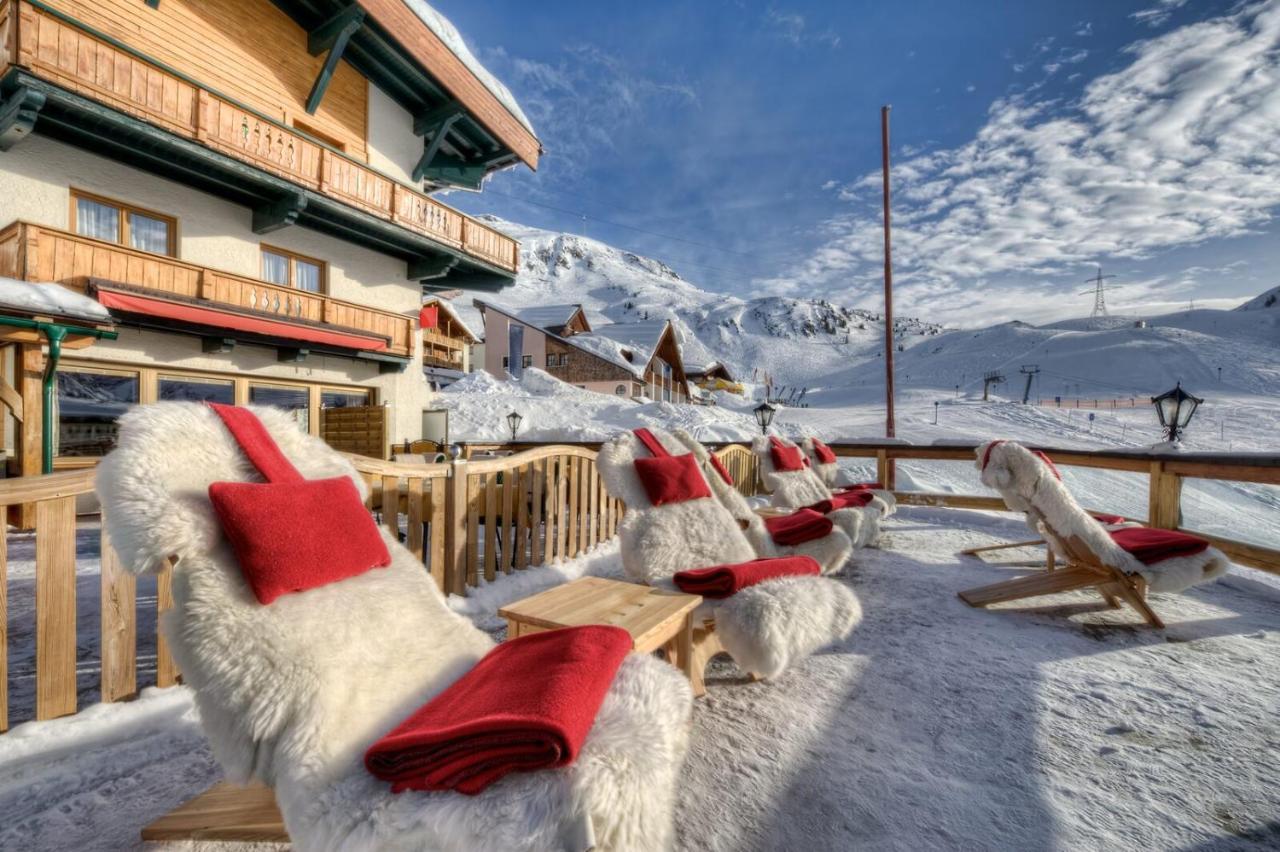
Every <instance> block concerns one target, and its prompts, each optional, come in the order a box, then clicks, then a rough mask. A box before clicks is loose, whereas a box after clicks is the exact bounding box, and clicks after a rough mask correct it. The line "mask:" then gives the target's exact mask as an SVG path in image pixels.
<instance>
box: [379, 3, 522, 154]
mask: <svg viewBox="0 0 1280 852" xmlns="http://www.w3.org/2000/svg"><path fill="white" fill-rule="evenodd" d="M404 2H405V5H406V6H408V7H409V9H410V10H411V11H412V12H413V13H414V14H415V15H417V16H418V18H419V19H421V20H422V23H424V24H426V25H427V29H429V30H431V32H433V33H435V34H436V37H437V38H438V39H440V40H441V41H442V42H444V45H445V47H447V48H449V50H450V51H451V52H452V53H453V55H454V56H456V57H458V59H460V60H462V64H463V65H465V66H467V69H468V70H469V71H470V72H471V73H472V74H474V75H475V76H476V79H477V80H479V81H480V82H481V83H483V84H484V87H485V88H486V89H488V90H489V92H490V94H492V95H493V96H494V97H495V98H497V99H498V102H499V103H501V104H502V105H503V106H504V107H505V108H506V110H507V112H509V113H511V115H512V116H514V117H515V119H516V121H518V122H520V123H521V124H523V125H524V128H525V130H528V131H529V132H530V133H533V135H534V136H537V135H538V134H537V133H536V132H535V131H534V129H533V124H532V123H531V122H530V121H529V117H528V116H527V115H525V114H524V110H522V109H520V104H518V103H516V99H515V96H514V95H512V94H511V90H510V89H508V88H507V87H506V86H504V85H503V84H502V82H501V81H500V80H499V79H498V78H497V77H495V76H493V74H492V73H490V71H489V69H488V68H485V67H484V66H483V65H481V64H480V60H479V59H476V57H475V54H474V53H472V52H471V48H469V47H467V42H466V40H465V39H463V38H462V34H461V33H459V32H458V28H457V27H455V26H454V25H453V23H452V22H451V21H450V20H449V19H448V18H446V17H445V16H444V15H441V14H440V13H439V12H437V11H436V10H435V9H433V8H431V6H429V5H428V4H427V3H425V2H424V0H404Z"/></svg>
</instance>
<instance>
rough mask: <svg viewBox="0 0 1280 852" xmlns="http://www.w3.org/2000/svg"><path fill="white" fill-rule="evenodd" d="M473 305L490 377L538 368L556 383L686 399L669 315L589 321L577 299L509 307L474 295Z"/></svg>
mask: <svg viewBox="0 0 1280 852" xmlns="http://www.w3.org/2000/svg"><path fill="white" fill-rule="evenodd" d="M474 304H475V306H476V307H477V308H479V309H480V312H481V315H482V316H483V317H484V337H485V347H484V353H485V354H484V358H485V362H484V365H483V366H484V369H485V371H486V372H488V373H489V374H491V375H493V376H496V377H498V378H505V377H506V376H508V375H511V374H512V373H515V372H518V370H520V369H524V368H527V367H538V368H539V369H543V370H546V372H548V373H550V374H551V375H553V376H555V377H556V378H557V379H560V380H561V381H563V382H567V383H569V384H572V385H577V386H578V387H580V388H584V389H586V390H591V391H597V392H599V393H606V394H610V395H612V396H621V397H629V398H636V399H651V400H659V401H665V402H688V401H689V400H690V397H691V394H690V392H689V381H688V379H687V378H686V376H685V372H684V363H683V360H682V358H681V354H680V342H679V340H678V339H677V337H676V331H675V327H674V326H673V325H672V324H671V322H670V321H669V320H649V321H646V322H626V323H610V324H608V325H602V326H599V327H597V328H592V326H591V324H590V322H589V321H588V320H587V315H586V313H585V312H584V311H583V310H582V306H581V305H543V306H539V307H535V308H527V309H524V310H519V311H511V310H508V309H506V308H502V307H500V306H498V305H495V304H493V303H491V302H485V301H481V300H479V299H477V300H475V303H474ZM513 329H515V331H514V332H513ZM517 364H518V366H515V365H517Z"/></svg>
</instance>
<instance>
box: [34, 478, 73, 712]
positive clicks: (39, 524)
mask: <svg viewBox="0 0 1280 852" xmlns="http://www.w3.org/2000/svg"><path fill="white" fill-rule="evenodd" d="M35 515H36V718H37V719H53V718H56V717H58V716H66V715H69V714H71V713H74V712H76V498H75V497H59V498H57V499H54V500H42V501H41V502H39V503H36V504H35Z"/></svg>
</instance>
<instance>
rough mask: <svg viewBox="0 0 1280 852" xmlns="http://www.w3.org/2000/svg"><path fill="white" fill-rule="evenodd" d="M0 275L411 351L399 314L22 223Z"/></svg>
mask: <svg viewBox="0 0 1280 852" xmlns="http://www.w3.org/2000/svg"><path fill="white" fill-rule="evenodd" d="M0 275H8V276H10V277H13V278H19V279H23V280H26V281H54V282H57V283H59V284H65V285H67V286H69V287H72V288H76V289H79V290H83V289H84V288H85V284H86V282H87V280H88V279H89V278H99V279H104V280H107V281H113V282H116V283H118V284H127V285H130V286H132V287H139V288H142V289H145V290H154V291H155V292H156V294H157V295H161V296H166V295H167V296H178V297H181V298H185V299H203V300H206V301H209V302H212V303H215V304H217V305H221V306H225V307H232V308H240V309H244V310H250V311H256V312H258V313H267V314H274V315H276V316H278V317H279V318H280V319H282V320H286V321H288V320H302V321H306V322H311V323H324V324H328V325H333V326H336V327H341V328H344V329H353V330H356V331H362V332H366V333H369V334H376V335H378V336H380V337H385V338H386V339H387V342H388V345H387V351H388V353H390V354H393V355H399V356H401V357H405V356H408V355H409V354H410V353H411V352H412V350H413V320H412V319H411V318H409V317H406V316H403V315H401V314H396V313H391V312H389V311H381V310H378V309H377V308H370V307H366V306H364V305H359V304H356V303H353V302H344V301H342V300H341V299H333V298H330V297H329V296H323V295H321V294H319V293H309V292H307V291H305V290H295V289H293V288H291V287H281V286H278V285H276V284H269V283H267V282H266V281H260V280H258V279H256V278H248V277H246V276H243V275H236V274H235V273H231V272H223V271H220V270H217V269H209V268H207V267H203V266H197V265H195V264H193V263H186V262H184V261H181V260H177V259H176V258H172V257H166V256H164V255H158V254H151V253H149V252H143V251H136V250H134V249H130V248H126V247H124V246H120V245H116V244H114V243H107V242H103V241H101V240H95V239H93V238H91V237H82V236H80V235H79V234H72V233H70V232H68V231H61V230H58V229H56V228H46V227H44V226H42V225H33V224H31V223H29V222H14V223H12V224H10V225H9V226H8V227H6V228H4V229H3V230H0Z"/></svg>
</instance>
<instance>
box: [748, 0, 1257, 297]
mask: <svg viewBox="0 0 1280 852" xmlns="http://www.w3.org/2000/svg"><path fill="white" fill-rule="evenodd" d="M1278 45H1280V0H1266V2H1261V3H1254V4H1252V5H1250V6H1248V7H1246V8H1244V9H1242V10H1241V11H1238V12H1236V13H1234V14H1231V15H1226V16H1223V17H1219V18H1214V19H1211V20H1208V21H1204V22H1201V23H1196V24H1191V25H1187V26H1184V27H1181V28H1178V29H1175V30H1172V31H1170V32H1168V33H1165V34H1163V35H1160V36H1158V37H1156V38H1153V39H1150V40H1146V41H1141V42H1138V43H1136V44H1134V45H1131V46H1130V47H1129V48H1127V49H1126V52H1127V53H1128V55H1129V56H1130V57H1131V61H1130V64H1129V65H1128V67H1126V68H1123V69H1121V70H1119V71H1117V72H1116V73H1113V74H1108V75H1105V76H1101V77H1098V78H1096V79H1094V80H1093V81H1092V82H1091V83H1089V84H1088V85H1087V86H1086V87H1085V89H1084V91H1083V94H1082V96H1081V97H1080V99H1079V100H1078V101H1077V102H1076V103H1074V104H1072V105H1071V106H1069V107H1063V106H1061V105H1060V104H1057V103H1054V102H1036V101H1031V100H1028V99H1026V98H1025V97H1013V98H1006V99H1002V100H998V101H996V102H995V103H994V104H992V106H991V108H990V110H989V114H988V117H987V122H986V124H985V125H984V126H983V127H982V128H981V129H980V130H979V131H978V133H977V135H976V137H975V138H974V139H973V140H971V141H970V142H968V143H967V144H965V145H962V146H960V147H958V148H953V149H947V150H939V151H934V152H931V153H927V154H923V155H921V156H918V157H913V158H910V159H908V160H905V161H904V162H902V163H901V164H897V165H895V167H894V174H893V178H894V191H895V229H894V258H895V269H896V272H895V280H896V283H897V284H898V285H899V292H900V293H901V297H900V298H901V300H902V302H903V307H904V310H907V311H911V310H918V311H919V312H920V313H922V314H924V315H926V316H935V317H936V316H939V315H943V316H945V317H947V320H948V321H949V322H965V321H969V322H974V321H985V320H986V319H989V318H990V317H991V316H993V315H998V314H1000V313H1001V312H1004V313H1008V314H1011V315H1013V316H1022V314H1021V313H1020V312H1022V311H1027V310H1031V309H1034V310H1036V311H1039V312H1044V311H1055V310H1056V311H1058V312H1063V311H1068V312H1075V313H1078V312H1079V308H1078V306H1077V307H1075V308H1073V307H1072V306H1073V305H1075V302H1074V296H1069V295H1066V290H1065V289H1064V288H1058V289H1063V292H1061V293H1060V292H1056V291H1055V290H1053V289H1052V288H1049V289H1047V288H1046V287H1045V286H1043V285H1027V284H1017V283H1011V282H1017V281H1036V280H1040V281H1053V280H1057V279H1056V278H1055V276H1066V277H1063V278H1062V279H1061V280H1073V279H1074V278H1076V277H1077V275H1078V273H1079V272H1080V271H1086V272H1087V269H1086V267H1087V265H1089V264H1092V263H1094V262H1098V261H1102V260H1106V259H1117V258H1119V259H1143V258H1147V257H1150V256H1152V255H1153V254H1155V253H1157V252H1160V251H1162V250H1166V249H1170V248H1173V247H1177V246H1188V245H1194V244H1198V243H1201V242H1204V241H1206V240H1210V239H1215V238H1224V237H1231V236H1237V235H1240V234H1245V233H1249V232H1251V231H1256V230H1257V229H1259V228H1260V227H1261V226H1263V225H1264V224H1266V223H1267V222H1268V221H1269V220H1270V219H1271V217H1272V215H1273V213H1274V211H1275V209H1276V208H1277V207H1278V206H1280V134H1277V133H1276V131H1275V128H1276V127H1277V126H1280V50H1278V49H1277V46H1278ZM879 181H880V176H879V174H878V173H875V174H869V175H866V176H864V177H863V178H861V179H860V180H857V181H854V182H853V183H852V184H851V185H848V186H846V187H845V188H843V189H842V191H841V193H840V196H839V197H840V198H842V199H844V200H848V201H850V202H851V207H850V210H849V211H848V212H846V213H844V214H842V215H840V216H837V217H835V218H832V219H831V220H829V221H828V222H826V223H825V224H824V233H827V234H829V235H830V238H829V239H828V240H827V242H826V243H825V244H824V245H822V246H821V247H820V248H819V249H817V250H816V251H815V252H814V253H813V254H812V255H811V256H810V257H808V259H807V260H805V261H804V262H803V263H802V264H801V265H800V267H799V268H798V270H797V272H796V273H795V274H794V275H791V276H787V277H785V278H779V279H774V280H771V281H767V282H764V283H765V285H766V286H770V287H772V288H773V289H775V290H777V291H778V292H784V293H799V292H809V293H812V292H814V291H815V290H816V291H819V292H825V293H830V294H835V293H842V294H847V293H848V292H849V289H850V287H851V286H852V287H853V288H854V289H855V290H858V289H859V288H861V289H862V291H864V292H866V293H868V297H869V298H871V294H872V293H874V291H875V289H876V288H877V287H878V286H879V268H880V265H881V264H882V262H883V257H882V239H883V237H882V234H881V230H880V220H879V215H878V212H877V209H876V207H875V206H874V205H872V204H871V203H870V202H871V198H870V196H871V193H869V192H864V193H862V194H861V195H860V194H859V190H860V189H863V190H868V189H870V188H872V187H875V186H878V184H879ZM877 199H878V196H877ZM1079 277H1081V278H1083V277H1084V276H1083V275H1080V276H1079ZM1133 292H1134V293H1137V294H1141V291H1139V290H1135V291H1133ZM1163 296H1164V297H1165V298H1167V296H1168V293H1164V294H1163Z"/></svg>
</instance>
